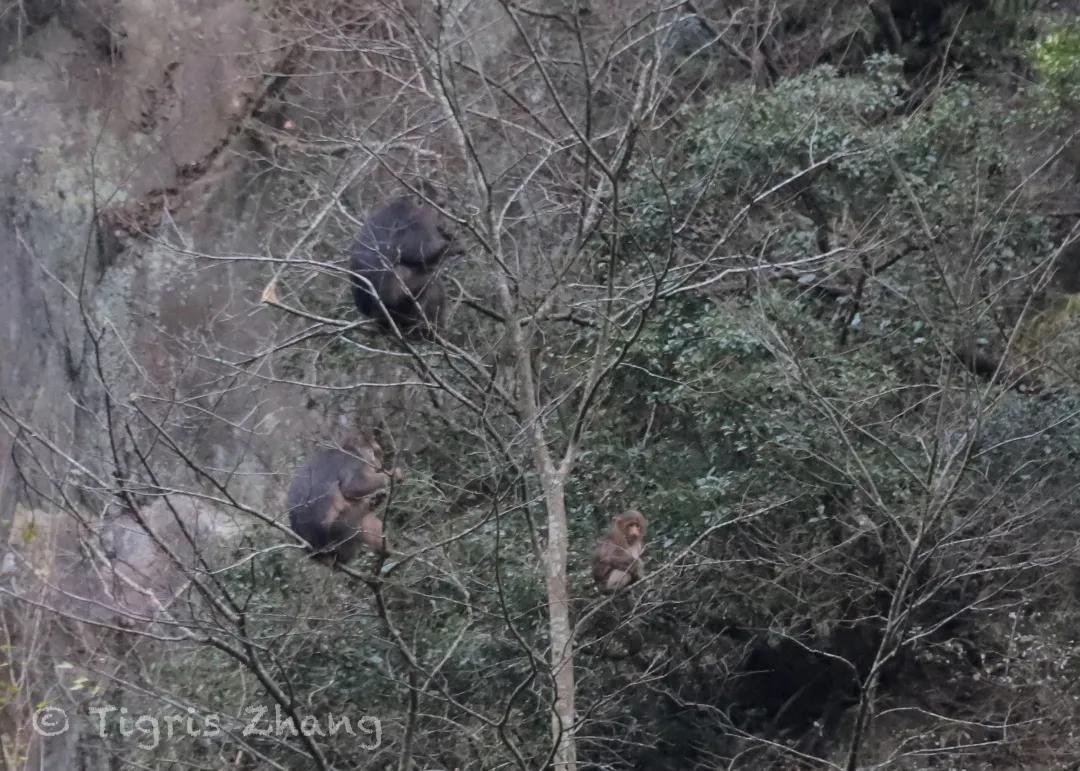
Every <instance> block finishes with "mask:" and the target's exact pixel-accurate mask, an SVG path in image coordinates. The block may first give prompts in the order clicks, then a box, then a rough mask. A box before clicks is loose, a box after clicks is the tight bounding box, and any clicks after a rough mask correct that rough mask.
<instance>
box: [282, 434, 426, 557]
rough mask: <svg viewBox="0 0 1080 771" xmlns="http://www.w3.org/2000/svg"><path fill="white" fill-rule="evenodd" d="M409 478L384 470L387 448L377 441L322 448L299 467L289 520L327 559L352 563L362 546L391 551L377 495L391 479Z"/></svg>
mask: <svg viewBox="0 0 1080 771" xmlns="http://www.w3.org/2000/svg"><path fill="white" fill-rule="evenodd" d="M404 478H405V475H404V474H403V473H402V471H401V470H400V469H397V468H395V469H392V470H390V471H386V470H384V469H383V466H382V448H380V447H379V445H378V443H377V442H375V441H374V440H371V441H361V440H350V441H347V442H345V443H344V444H342V446H341V449H337V448H329V449H323V450H319V451H318V452H316V453H315V454H314V455H313V456H312V457H311V458H309V459H308V461H307V463H305V464H304V465H303V466H301V467H300V468H299V469H298V470H297V472H296V477H295V478H294V479H293V483H292V487H290V488H289V496H288V504H289V523H290V524H291V526H292V529H293V530H294V531H295V532H296V534H297V535H299V536H300V537H301V538H303V539H304V540H305V541H307V542H308V543H309V544H310V545H311V548H312V550H313V551H314V552H315V556H316V558H318V559H321V560H323V561H328V562H330V563H333V562H335V561H336V562H340V563H346V562H348V561H349V560H351V559H352V558H353V557H355V556H356V554H357V552H359V551H360V548H361V546H362V545H367V547H368V548H369V549H370V550H371V551H373V552H375V553H376V554H383V555H387V554H389V553H390V552H389V549H388V548H387V547H386V545H385V543H384V542H383V533H382V521H381V520H380V519H379V518H378V517H377V516H375V514H374V513H373V512H372V510H371V499H372V497H373V496H374V495H375V494H376V493H378V492H380V491H381V490H383V489H385V488H386V487H387V486H388V485H389V484H390V480H391V479H393V480H394V481H401V480H402V479H404Z"/></svg>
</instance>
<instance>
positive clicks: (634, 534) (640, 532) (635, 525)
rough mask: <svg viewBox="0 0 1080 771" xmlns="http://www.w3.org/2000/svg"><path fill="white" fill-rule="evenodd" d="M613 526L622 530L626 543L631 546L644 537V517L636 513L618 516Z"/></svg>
mask: <svg viewBox="0 0 1080 771" xmlns="http://www.w3.org/2000/svg"><path fill="white" fill-rule="evenodd" d="M615 524H616V525H617V526H618V528H619V529H620V530H622V533H623V536H624V537H625V538H626V541H627V543H629V544H631V545H633V544H636V543H638V542H640V541H641V540H642V539H643V538H644V537H645V517H643V516H641V515H640V514H639V513H637V512H636V511H634V512H628V513H626V514H620V515H619V516H618V517H616V522H615Z"/></svg>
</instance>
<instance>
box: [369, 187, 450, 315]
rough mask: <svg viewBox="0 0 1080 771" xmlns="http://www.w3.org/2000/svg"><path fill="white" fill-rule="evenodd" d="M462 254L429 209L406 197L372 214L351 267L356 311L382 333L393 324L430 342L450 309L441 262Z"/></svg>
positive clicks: (420, 202)
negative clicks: (439, 270) (445, 310)
mask: <svg viewBox="0 0 1080 771" xmlns="http://www.w3.org/2000/svg"><path fill="white" fill-rule="evenodd" d="M460 253H461V249H460V247H459V246H458V245H457V244H456V243H455V241H454V238H453V235H451V234H450V233H449V232H448V231H446V230H444V229H443V228H442V227H441V226H440V224H439V212H438V210H437V209H435V207H433V206H431V205H430V204H428V203H426V202H424V201H419V200H416V199H414V198H412V197H410V196H404V197H402V198H398V199H397V200H395V201H393V202H391V203H389V204H386V205H384V206H380V207H378V208H376V209H374V210H373V211H372V212H371V214H370V215H368V219H367V222H365V223H364V226H363V228H361V229H360V232H359V233H358V234H357V236H356V240H355V241H354V242H353V246H352V252H351V258H350V261H349V268H350V270H352V272H353V273H354V274H355V275H354V276H353V299H354V300H355V301H356V307H357V308H358V309H359V310H360V312H361V313H363V314H364V315H365V316H369V317H371V318H374V319H376V320H377V321H378V322H379V323H380V325H381V326H382V327H383V328H384V329H390V328H391V323H390V322H391V320H392V321H393V324H394V325H396V326H397V328H398V329H399V330H400V331H401V333H402V334H420V335H422V336H430V335H431V333H432V332H433V331H434V330H438V329H440V327H441V324H442V321H443V308H444V305H445V303H446V291H445V290H444V288H443V285H442V281H440V280H439V278H438V276H437V275H436V274H435V271H436V269H437V268H438V266H439V263H440V262H441V261H442V259H443V258H445V257H448V256H451V255H454V254H460ZM380 303H381V307H380ZM383 308H385V309H386V311H385V312H384V311H383ZM387 314H389V316H388V315H387Z"/></svg>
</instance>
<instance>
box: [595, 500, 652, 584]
mask: <svg viewBox="0 0 1080 771" xmlns="http://www.w3.org/2000/svg"><path fill="white" fill-rule="evenodd" d="M645 525H646V522H645V517H643V516H641V512H640V511H627V512H623V513H622V514H619V515H618V516H617V517H615V518H613V519H612V520H611V530H610V531H609V532H608V533H607V535H605V536H604V537H603V538H601V539H600V542H599V543H598V544H597V545H596V555H595V556H594V557H593V565H592V574H593V580H594V581H596V585H597V587H598V588H599V589H600V591H602V592H614V591H616V590H618V589H622V588H623V587H626V586H629V585H630V584H632V583H633V582H634V581H640V580H641V579H642V578H644V577H645V563H644V562H642V560H641V552H642V549H644V548H645Z"/></svg>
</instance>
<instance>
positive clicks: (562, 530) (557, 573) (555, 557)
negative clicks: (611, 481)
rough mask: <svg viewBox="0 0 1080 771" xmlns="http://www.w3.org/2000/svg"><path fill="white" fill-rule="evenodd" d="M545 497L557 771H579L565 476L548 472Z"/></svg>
mask: <svg viewBox="0 0 1080 771" xmlns="http://www.w3.org/2000/svg"><path fill="white" fill-rule="evenodd" d="M544 498H545V503H546V505H547V520H548V528H547V531H548V532H547V534H548V543H547V555H546V560H545V561H546V563H547V564H546V565H545V568H546V570H547V593H548V624H549V629H550V632H551V675H552V678H553V681H554V685H555V702H554V705H553V714H552V716H551V730H552V739H553V741H554V742H555V760H554V766H553V767H554V768H555V769H557V771H575V769H577V749H576V745H575V742H574V723H575V721H576V719H577V715H576V714H575V710H574V640H573V636H572V635H571V631H570V598H569V593H568V591H567V586H566V560H567V531H566V499H565V496H564V493H563V484H562V479H561V478H560V477H559V476H558V475H556V474H554V473H552V474H551V475H549V473H545V474H544Z"/></svg>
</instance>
